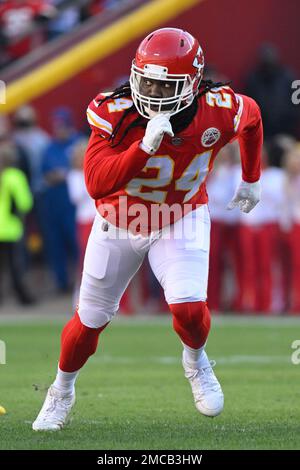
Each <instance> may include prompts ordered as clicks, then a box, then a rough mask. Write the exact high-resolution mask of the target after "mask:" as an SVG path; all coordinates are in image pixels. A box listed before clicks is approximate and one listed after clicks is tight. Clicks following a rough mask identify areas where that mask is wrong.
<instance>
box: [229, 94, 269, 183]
mask: <svg viewBox="0 0 300 470" xmlns="http://www.w3.org/2000/svg"><path fill="white" fill-rule="evenodd" d="M235 100H236V110H235V111H236V114H235V116H234V122H233V124H234V132H235V134H236V138H238V140H239V145H240V152H241V164H242V178H243V180H244V181H246V182H248V183H254V182H255V181H258V180H259V178H260V174H261V155H262V145H263V125H262V119H261V113H260V109H259V106H258V105H257V103H256V102H255V101H254V100H253V99H252V98H250V97H249V96H245V95H241V94H236V95H235Z"/></svg>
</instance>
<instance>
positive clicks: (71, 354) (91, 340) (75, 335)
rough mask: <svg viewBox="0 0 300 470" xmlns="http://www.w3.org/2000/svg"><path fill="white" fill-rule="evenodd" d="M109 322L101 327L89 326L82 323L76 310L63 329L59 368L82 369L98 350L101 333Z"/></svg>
mask: <svg viewBox="0 0 300 470" xmlns="http://www.w3.org/2000/svg"><path fill="white" fill-rule="evenodd" d="M108 323H109V322H108ZM108 323H106V324H105V325H103V326H101V327H100V328H89V327H87V326H85V325H83V324H82V323H81V321H80V318H79V315H78V313H77V311H76V312H75V315H74V316H73V318H71V320H70V321H69V322H68V323H67V324H66V325H65V327H64V329H63V331H62V335H61V352H60V358H59V368H60V369H61V370H62V371H64V372H75V371H77V370H79V369H81V367H82V366H83V365H84V364H85V363H86V361H87V360H88V358H89V357H90V356H91V355H92V354H94V352H95V351H96V349H97V345H98V338H99V334H100V333H101V331H102V330H104V328H105V327H106V326H107V325H108Z"/></svg>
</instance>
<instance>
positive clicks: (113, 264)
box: [78, 205, 210, 328]
mask: <svg viewBox="0 0 300 470" xmlns="http://www.w3.org/2000/svg"><path fill="white" fill-rule="evenodd" d="M209 239H210V217H209V212H208V208H207V205H202V206H200V207H199V208H197V209H196V210H194V211H192V212H190V213H189V214H187V215H185V216H184V217H183V218H182V219H180V220H178V221H177V222H175V224H174V225H171V226H168V227H165V228H164V229H162V230H161V231H156V232H151V234H150V235H149V236H147V237H145V236H142V235H132V234H129V232H127V231H126V230H124V229H120V228H118V227H116V226H114V225H113V224H110V223H109V222H107V221H106V220H105V219H104V218H102V217H101V216H100V215H99V214H98V213H97V215H96V217H95V220H94V224H93V228H92V231H91V234H90V237H89V241H88V245H87V249H86V253H85V259H84V268H83V276H82V281H81V286H80V294H79V307H78V314H79V317H80V320H81V322H82V323H83V324H84V325H86V326H88V327H90V328H99V327H100V326H102V325H104V324H105V323H107V322H108V321H110V320H111V319H112V318H113V316H114V315H115V314H116V312H117V311H118V309H119V303H120V300H121V297H122V295H123V293H124V291H125V289H126V287H127V286H128V284H129V282H130V280H131V279H132V277H133V276H134V274H135V273H136V272H137V270H138V269H139V268H140V266H141V264H142V262H143V259H144V256H145V254H146V253H148V257H149V262H150V266H151V269H152V271H153V273H154V274H155V276H156V278H157V279H158V281H159V283H160V285H161V286H162V288H163V289H164V294H165V298H166V301H167V303H168V304H174V303H181V302H197V301H205V300H206V296H207V281H208V263H209Z"/></svg>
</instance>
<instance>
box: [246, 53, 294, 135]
mask: <svg viewBox="0 0 300 470" xmlns="http://www.w3.org/2000/svg"><path fill="white" fill-rule="evenodd" d="M293 80H294V78H293V76H292V73H291V72H290V71H289V70H288V68H287V67H285V66H284V65H283V64H281V63H280V59H279V55H278V51H277V49H276V48H275V47H274V46H272V45H269V44H265V45H263V46H262V47H261V49H260V51H259V58H258V64H257V66H256V68H255V70H254V71H253V72H252V73H251V75H250V76H249V77H248V80H247V86H246V94H247V95H249V96H251V97H252V98H254V99H255V100H256V101H257V102H258V104H259V106H260V109H261V113H262V118H263V124H264V135H265V138H266V139H268V138H270V137H272V136H274V135H276V134H279V133H287V134H292V135H296V132H297V122H298V120H299V112H298V110H297V107H296V106H294V105H293V103H292V100H291V93H292V89H291V85H292V82H293Z"/></svg>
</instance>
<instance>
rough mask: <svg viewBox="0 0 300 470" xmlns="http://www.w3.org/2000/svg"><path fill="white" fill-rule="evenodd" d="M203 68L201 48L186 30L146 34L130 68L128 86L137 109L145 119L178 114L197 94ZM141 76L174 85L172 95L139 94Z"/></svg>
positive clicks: (167, 30) (163, 30) (159, 30)
mask: <svg viewBox="0 0 300 470" xmlns="http://www.w3.org/2000/svg"><path fill="white" fill-rule="evenodd" d="M203 69H204V55H203V51H202V48H201V46H200V45H199V42H198V41H197V39H195V38H194V37H193V36H192V35H191V34H189V33H188V32H187V31H183V30H181V29H176V28H162V29H158V30H156V31H154V32H153V33H150V34H149V35H148V36H147V37H146V38H145V39H144V40H143V41H142V42H141V44H140V45H139V48H138V50H137V52H136V56H135V59H134V60H133V62H132V66H131V75H130V86H131V92H132V98H133V101H134V104H135V106H136V108H137V110H138V111H139V113H140V114H141V115H142V116H144V117H145V118H147V119H149V118H150V117H152V116H153V115H154V114H156V113H169V114H170V115H171V116H172V115H174V114H177V113H178V112H180V111H182V110H183V109H184V108H186V107H188V106H190V104H191V103H192V101H193V99H194V97H195V96H196V95H197V93H198V88H199V84H200V82H201V80H202V77H203ZM142 77H145V78H150V79H151V80H160V81H170V82H172V83H174V82H175V85H176V86H175V88H174V95H173V96H171V97H168V98H152V97H151V98H150V97H149V96H146V95H143V94H141V92H140V82H141V78H142ZM153 109H155V112H154V111H153Z"/></svg>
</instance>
